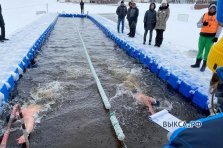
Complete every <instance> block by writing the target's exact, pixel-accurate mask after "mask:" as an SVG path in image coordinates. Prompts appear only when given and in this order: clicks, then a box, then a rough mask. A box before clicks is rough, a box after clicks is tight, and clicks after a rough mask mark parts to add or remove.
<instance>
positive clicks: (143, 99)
mask: <svg viewBox="0 0 223 148" xmlns="http://www.w3.org/2000/svg"><path fill="white" fill-rule="evenodd" d="M134 98H135V99H136V100H137V101H138V102H139V103H141V104H143V105H145V106H146V107H147V108H148V111H149V113H151V114H152V115H153V114H155V112H154V110H153V107H152V106H153V105H155V106H159V104H160V103H159V101H157V100H156V99H154V98H152V97H149V96H146V95H145V94H143V93H136V94H134Z"/></svg>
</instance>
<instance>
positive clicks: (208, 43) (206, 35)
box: [191, 2, 221, 72]
mask: <svg viewBox="0 0 223 148" xmlns="http://www.w3.org/2000/svg"><path fill="white" fill-rule="evenodd" d="M216 9H217V3H216V2H212V3H211V4H210V5H209V7H208V12H207V13H205V14H204V15H203V16H202V18H201V19H200V20H199V22H198V23H197V27H198V28H201V32H200V37H199V42H198V49H199V50H198V53H197V59H196V63H195V64H194V65H191V67H192V68H199V67H200V64H201V61H202V57H203V52H204V57H203V65H202V67H201V69H200V71H201V72H204V71H205V69H206V63H207V58H208V54H209V51H210V49H211V47H212V45H213V44H214V43H215V42H217V41H218V37H219V35H220V34H221V27H220V26H219V24H218V21H217V18H216V12H217V10H216ZM204 49H205V50H204Z"/></svg>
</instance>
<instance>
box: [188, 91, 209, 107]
mask: <svg viewBox="0 0 223 148" xmlns="http://www.w3.org/2000/svg"><path fill="white" fill-rule="evenodd" d="M207 101H208V96H206V95H203V94H202V93H201V92H199V91H195V94H194V96H193V99H192V102H193V103H194V104H195V105H197V106H198V107H200V108H202V109H204V110H208V104H207Z"/></svg>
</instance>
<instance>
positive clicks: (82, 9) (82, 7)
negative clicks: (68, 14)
mask: <svg viewBox="0 0 223 148" xmlns="http://www.w3.org/2000/svg"><path fill="white" fill-rule="evenodd" d="M80 6H81V14H84V2H83V1H82V0H81V2H80Z"/></svg>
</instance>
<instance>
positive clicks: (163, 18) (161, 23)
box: [155, 0, 170, 47]
mask: <svg viewBox="0 0 223 148" xmlns="http://www.w3.org/2000/svg"><path fill="white" fill-rule="evenodd" d="M169 15H170V9H169V4H168V3H167V0H163V1H162V4H161V6H160V7H159V10H158V12H157V15H156V27H155V29H156V43H155V46H157V47H160V46H161V44H162V42H163V32H164V31H165V30H166V23H167V20H168V18H169Z"/></svg>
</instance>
